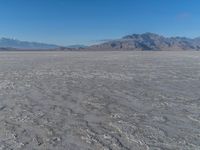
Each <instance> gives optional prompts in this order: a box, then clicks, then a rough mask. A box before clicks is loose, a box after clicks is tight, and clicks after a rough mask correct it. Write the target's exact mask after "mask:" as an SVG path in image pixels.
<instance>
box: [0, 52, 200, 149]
mask: <svg viewBox="0 0 200 150" xmlns="http://www.w3.org/2000/svg"><path fill="white" fill-rule="evenodd" d="M11 149H13V150H94V149H100V150H101V149H103V150H198V149H200V53H199V52H1V53H0V150H11Z"/></svg>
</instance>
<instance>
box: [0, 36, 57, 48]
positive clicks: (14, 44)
mask: <svg viewBox="0 0 200 150" xmlns="http://www.w3.org/2000/svg"><path fill="white" fill-rule="evenodd" d="M0 47H2V48H4V49H5V48H15V49H55V48H58V47H59V46H57V45H53V44H45V43H38V42H27V41H20V40H15V39H9V38H1V39H0Z"/></svg>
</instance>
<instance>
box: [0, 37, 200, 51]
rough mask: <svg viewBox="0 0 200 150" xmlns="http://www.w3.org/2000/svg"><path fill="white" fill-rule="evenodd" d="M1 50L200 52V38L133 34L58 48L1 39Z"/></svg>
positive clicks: (52, 45) (43, 44)
mask: <svg viewBox="0 0 200 150" xmlns="http://www.w3.org/2000/svg"><path fill="white" fill-rule="evenodd" d="M0 50H3V51H7V50H60V51H73V50H74V51H78V50H81V51H83V50H90V51H97V50H98V51H109V50H120V51H125V50H131V51H185V50H195V51H200V37H199V38H186V37H164V36H162V35H158V34H155V33H144V34H132V35H127V36H124V37H122V38H120V39H116V40H109V41H107V42H104V43H101V44H96V45H92V46H89V47H87V46H84V45H72V46H67V47H63V46H58V45H54V44H45V43H38V42H28V41H20V40H16V39H9V38H1V39H0Z"/></svg>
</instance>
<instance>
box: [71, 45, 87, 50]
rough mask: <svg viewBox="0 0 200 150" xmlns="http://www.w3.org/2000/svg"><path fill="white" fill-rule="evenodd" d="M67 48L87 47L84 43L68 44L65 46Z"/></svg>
mask: <svg viewBox="0 0 200 150" xmlns="http://www.w3.org/2000/svg"><path fill="white" fill-rule="evenodd" d="M67 48H76V49H79V48H87V46H85V45H69V46H67Z"/></svg>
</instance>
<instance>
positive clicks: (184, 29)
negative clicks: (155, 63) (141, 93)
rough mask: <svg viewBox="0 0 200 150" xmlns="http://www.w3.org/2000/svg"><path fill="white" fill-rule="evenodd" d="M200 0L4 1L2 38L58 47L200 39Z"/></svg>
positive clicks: (0, 18)
mask: <svg viewBox="0 0 200 150" xmlns="http://www.w3.org/2000/svg"><path fill="white" fill-rule="evenodd" d="M199 8H200V1H199V0H0V36H1V37H9V38H17V39H20V40H28V41H39V42H46V43H55V44H59V45H72V44H92V43H95V42H98V41H100V40H104V39H115V38H120V37H121V36H124V35H126V34H132V33H144V32H155V33H158V34H162V35H165V36H188V37H197V36H200V9H199Z"/></svg>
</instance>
